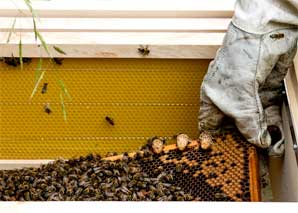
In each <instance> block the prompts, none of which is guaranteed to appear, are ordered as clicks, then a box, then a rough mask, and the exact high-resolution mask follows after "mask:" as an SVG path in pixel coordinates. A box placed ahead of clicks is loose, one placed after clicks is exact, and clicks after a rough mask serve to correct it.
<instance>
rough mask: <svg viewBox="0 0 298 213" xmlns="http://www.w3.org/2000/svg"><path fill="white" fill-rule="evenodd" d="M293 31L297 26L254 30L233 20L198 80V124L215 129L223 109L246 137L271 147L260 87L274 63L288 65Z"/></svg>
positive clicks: (294, 37)
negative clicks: (259, 32)
mask: <svg viewBox="0 0 298 213" xmlns="http://www.w3.org/2000/svg"><path fill="white" fill-rule="evenodd" d="M297 37H298V31H297V28H286V29H278V30H274V31H271V32H269V33H264V34H253V33H248V32H246V31H243V30H241V29H239V28H238V27H236V26H235V25H234V24H233V23H231V24H230V25H229V27H228V31H227V33H226V35H225V38H224V41H223V46H222V48H220V49H219V51H218V52H217V55H216V57H215V60H213V61H212V62H211V63H210V65H209V68H208V72H207V74H206V75H205V78H204V80H203V83H202V86H201V97H200V103H201V108H200V114H199V130H200V131H205V130H208V131H215V130H216V129H217V128H218V127H219V126H220V125H221V122H222V121H223V118H224V117H225V115H227V116H229V117H231V118H233V119H234V121H235V124H236V126H237V128H238V129H239V131H240V132H241V133H242V134H243V135H244V136H245V137H246V139H247V140H248V141H249V142H250V143H253V144H255V145H257V146H259V147H262V148H267V147H269V146H270V145H271V137H270V134H269V133H268V130H267V120H266V114H265V112H264V109H263V106H262V101H261V99H260V96H259V92H260V88H261V87H262V86H263V85H264V83H265V82H266V79H267V78H268V76H270V74H271V73H272V70H274V68H275V66H276V65H278V64H281V65H283V68H284V70H287V69H288V67H289V66H290V63H283V62H284V61H292V60H293V57H294V54H292V53H293V52H295V51H296V45H297Z"/></svg>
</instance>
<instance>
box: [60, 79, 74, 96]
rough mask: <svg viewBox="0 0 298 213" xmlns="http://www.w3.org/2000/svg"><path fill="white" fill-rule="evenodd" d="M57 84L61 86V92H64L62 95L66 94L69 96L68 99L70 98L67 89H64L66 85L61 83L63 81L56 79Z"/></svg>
mask: <svg viewBox="0 0 298 213" xmlns="http://www.w3.org/2000/svg"><path fill="white" fill-rule="evenodd" d="M58 84H59V85H60V88H61V90H62V92H63V93H64V95H65V96H67V97H68V98H69V100H71V96H70V95H69V93H68V91H67V89H66V87H65V85H64V83H63V81H62V80H59V81H58Z"/></svg>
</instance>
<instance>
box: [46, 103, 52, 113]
mask: <svg viewBox="0 0 298 213" xmlns="http://www.w3.org/2000/svg"><path fill="white" fill-rule="evenodd" d="M44 111H45V112H46V113H48V114H51V113H52V110H51V107H50V104H49V103H46V104H45V106H44Z"/></svg>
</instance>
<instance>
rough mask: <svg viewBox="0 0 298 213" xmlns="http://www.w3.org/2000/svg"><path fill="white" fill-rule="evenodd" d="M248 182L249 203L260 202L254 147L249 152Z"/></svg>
mask: <svg viewBox="0 0 298 213" xmlns="http://www.w3.org/2000/svg"><path fill="white" fill-rule="evenodd" d="M249 153H250V154H249V181H250V197H251V201H253V202H258V201H261V199H262V198H261V186H260V174H259V159H258V155H257V151H256V149H255V148H254V147H251V148H250V151H249Z"/></svg>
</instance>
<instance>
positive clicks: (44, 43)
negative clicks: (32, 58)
mask: <svg viewBox="0 0 298 213" xmlns="http://www.w3.org/2000/svg"><path fill="white" fill-rule="evenodd" d="M35 33H36V35H37V37H38V39H39V40H40V41H41V44H42V47H43V48H44V49H45V51H46V52H47V54H48V55H49V56H50V58H53V57H52V55H51V53H50V51H49V47H48V45H47V43H46V42H45V40H44V39H43V37H42V36H41V34H40V33H39V32H38V31H35Z"/></svg>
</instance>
